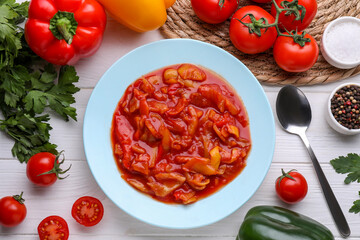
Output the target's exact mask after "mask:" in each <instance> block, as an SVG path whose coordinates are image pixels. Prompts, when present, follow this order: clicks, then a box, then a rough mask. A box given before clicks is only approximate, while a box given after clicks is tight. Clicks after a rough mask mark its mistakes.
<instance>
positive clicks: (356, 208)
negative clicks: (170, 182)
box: [349, 192, 360, 213]
mask: <svg viewBox="0 0 360 240" xmlns="http://www.w3.org/2000/svg"><path fill="white" fill-rule="evenodd" d="M359 195H360V192H359ZM349 212H352V213H359V212H360V200H356V201H355V202H354V205H353V206H352V207H351V208H350V210H349Z"/></svg>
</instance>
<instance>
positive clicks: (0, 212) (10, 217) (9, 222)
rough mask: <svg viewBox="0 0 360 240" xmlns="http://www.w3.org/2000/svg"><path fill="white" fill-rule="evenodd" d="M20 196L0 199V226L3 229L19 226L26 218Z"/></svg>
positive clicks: (22, 200)
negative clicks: (3, 227)
mask: <svg viewBox="0 0 360 240" xmlns="http://www.w3.org/2000/svg"><path fill="white" fill-rule="evenodd" d="M22 194H23V193H21V194H20V195H15V196H12V197H11V196H7V197H3V198H2V199H0V224H1V225H3V226H5V227H14V226H16V225H19V224H20V223H21V222H22V221H23V220H24V219H25V217H26V207H25V204H24V201H25V200H24V199H23V198H22Z"/></svg>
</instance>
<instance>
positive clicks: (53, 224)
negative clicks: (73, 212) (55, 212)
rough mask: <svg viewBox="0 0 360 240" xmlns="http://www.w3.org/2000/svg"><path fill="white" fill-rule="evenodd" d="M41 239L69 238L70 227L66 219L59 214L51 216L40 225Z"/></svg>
mask: <svg viewBox="0 0 360 240" xmlns="http://www.w3.org/2000/svg"><path fill="white" fill-rule="evenodd" d="M38 233H39V237H40V240H45V239H46V240H67V239H68V238H69V227H68V225H67V223H66V221H65V220H64V219H63V218H62V217H59V216H49V217H47V218H45V219H44V220H42V221H41V223H40V224H39V226H38Z"/></svg>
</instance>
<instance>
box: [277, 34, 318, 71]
mask: <svg viewBox="0 0 360 240" xmlns="http://www.w3.org/2000/svg"><path fill="white" fill-rule="evenodd" d="M285 34H286V35H288V33H285ZM298 34H299V35H301V34H302V33H298ZM304 38H308V39H310V42H305V45H304V46H303V47H302V46H300V45H299V44H298V43H296V42H295V41H294V39H293V38H291V37H286V36H279V37H278V38H277V39H276V41H275V44H274V48H273V56H274V59H275V61H276V63H277V65H278V66H279V67H280V68H282V69H283V70H285V71H287V72H305V71H307V70H308V69H310V68H311V67H312V66H313V65H314V64H315V63H316V61H317V59H318V56H319V47H318V45H317V43H316V40H315V39H314V38H313V37H312V36H311V35H309V34H305V35H304Z"/></svg>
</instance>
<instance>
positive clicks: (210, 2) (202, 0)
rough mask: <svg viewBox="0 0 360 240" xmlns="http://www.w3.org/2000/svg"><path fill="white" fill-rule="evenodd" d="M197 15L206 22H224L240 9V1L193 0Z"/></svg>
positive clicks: (192, 4) (192, 3)
mask: <svg viewBox="0 0 360 240" xmlns="http://www.w3.org/2000/svg"><path fill="white" fill-rule="evenodd" d="M191 6H192V8H193V10H194V12H195V14H196V15H197V16H198V17H199V18H200V19H201V20H203V21H204V22H207V23H211V24H217V23H221V22H224V21H225V20H226V19H228V18H229V17H230V16H231V14H233V13H234V12H235V10H236V9H237V7H238V0H191Z"/></svg>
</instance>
